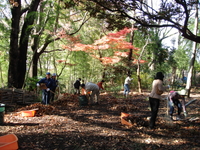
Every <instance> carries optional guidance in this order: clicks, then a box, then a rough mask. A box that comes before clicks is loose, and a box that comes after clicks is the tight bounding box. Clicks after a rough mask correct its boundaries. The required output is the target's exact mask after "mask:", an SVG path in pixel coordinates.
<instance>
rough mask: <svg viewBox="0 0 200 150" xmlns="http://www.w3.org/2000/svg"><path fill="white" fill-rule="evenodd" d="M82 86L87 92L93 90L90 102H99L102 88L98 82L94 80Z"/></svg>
mask: <svg viewBox="0 0 200 150" xmlns="http://www.w3.org/2000/svg"><path fill="white" fill-rule="evenodd" d="M81 87H82V88H84V89H85V92H86V94H88V93H90V92H92V94H91V95H90V104H99V90H100V89H99V86H98V85H97V84H94V83H92V82H87V83H86V84H82V85H81ZM95 97H96V98H95ZM94 99H95V100H94Z"/></svg>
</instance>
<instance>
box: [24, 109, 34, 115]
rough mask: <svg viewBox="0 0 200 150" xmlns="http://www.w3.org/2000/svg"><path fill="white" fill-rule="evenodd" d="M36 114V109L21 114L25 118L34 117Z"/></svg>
mask: <svg viewBox="0 0 200 150" xmlns="http://www.w3.org/2000/svg"><path fill="white" fill-rule="evenodd" d="M35 113H36V109H33V110H23V111H21V114H22V116H23V117H34V116H35Z"/></svg>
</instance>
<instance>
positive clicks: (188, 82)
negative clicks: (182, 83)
mask: <svg viewBox="0 0 200 150" xmlns="http://www.w3.org/2000/svg"><path fill="white" fill-rule="evenodd" d="M197 2H198V0H197ZM198 19H199V18H198V3H197V4H196V13H195V25H194V34H195V35H197V31H198ZM196 51H197V42H193V47H192V57H191V60H190V66H189V72H188V77H187V84H186V89H187V90H188V97H189V96H190V89H191V84H192V74H193V70H194V63H195V59H196Z"/></svg>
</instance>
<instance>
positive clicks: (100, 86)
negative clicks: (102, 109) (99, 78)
mask: <svg viewBox="0 0 200 150" xmlns="http://www.w3.org/2000/svg"><path fill="white" fill-rule="evenodd" d="M102 84H103V82H99V83H97V85H98V86H99V88H100V89H102V90H104V88H103V86H102Z"/></svg>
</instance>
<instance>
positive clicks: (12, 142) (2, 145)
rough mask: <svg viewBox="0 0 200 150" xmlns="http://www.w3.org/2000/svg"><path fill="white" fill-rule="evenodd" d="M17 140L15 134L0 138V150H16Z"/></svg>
mask: <svg viewBox="0 0 200 150" xmlns="http://www.w3.org/2000/svg"><path fill="white" fill-rule="evenodd" d="M17 141H18V138H17V136H16V135H15V134H7V135H4V136H0V150H17V149H18V143H17Z"/></svg>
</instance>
